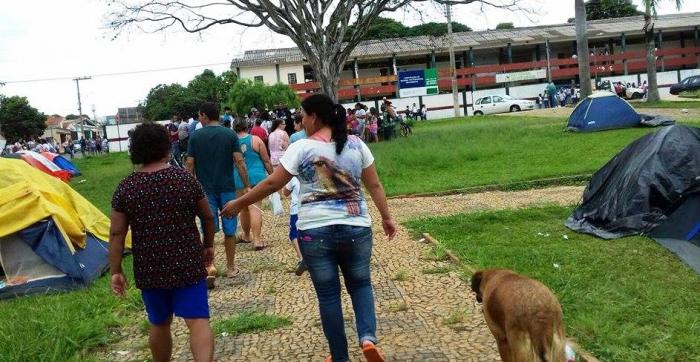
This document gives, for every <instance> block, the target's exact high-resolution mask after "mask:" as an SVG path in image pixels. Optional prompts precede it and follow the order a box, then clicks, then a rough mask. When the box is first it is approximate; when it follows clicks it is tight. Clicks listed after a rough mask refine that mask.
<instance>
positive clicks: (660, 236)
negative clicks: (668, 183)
mask: <svg viewBox="0 0 700 362" xmlns="http://www.w3.org/2000/svg"><path fill="white" fill-rule="evenodd" d="M699 215H700V193H695V194H693V195H691V196H690V197H688V198H686V199H685V201H684V202H683V203H682V204H681V205H680V206H679V207H678V208H677V209H676V210H675V211H673V212H672V213H671V214H670V215H668V217H667V219H666V220H665V221H664V222H663V223H662V224H661V225H659V226H658V227H656V228H655V229H654V230H652V232H651V233H650V234H649V236H650V237H652V238H653V239H654V240H656V241H657V242H658V243H659V244H661V245H663V246H664V247H666V248H667V249H668V250H670V251H671V252H673V253H674V254H676V255H677V256H678V257H679V258H680V259H681V260H683V261H684V262H685V263H686V264H688V265H689V266H690V267H691V268H692V269H693V270H695V272H696V273H698V274H700V216H699Z"/></svg>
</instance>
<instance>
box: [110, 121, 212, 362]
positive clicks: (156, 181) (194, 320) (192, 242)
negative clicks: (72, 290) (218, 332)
mask: <svg viewBox="0 0 700 362" xmlns="http://www.w3.org/2000/svg"><path fill="white" fill-rule="evenodd" d="M170 149H171V145H170V139H169V137H168V131H167V130H166V128H165V127H164V126H161V125H159V124H156V123H144V124H142V125H139V126H137V127H136V129H134V132H133V134H132V135H131V147H130V151H131V153H130V158H131V162H132V163H133V164H134V165H141V166H140V167H138V168H137V169H136V170H135V172H133V173H132V174H131V175H129V176H127V177H126V178H125V179H123V180H122V181H121V182H120V183H119V186H117V190H116V191H115V192H114V195H113V197H112V217H111V230H110V235H109V264H110V269H111V272H112V282H111V287H112V291H113V292H114V293H115V294H116V295H118V296H120V297H123V296H124V294H125V292H126V289H127V288H128V287H127V282H126V278H125V276H124V274H123V273H122V255H123V252H124V240H125V238H126V233H127V230H128V229H129V228H131V235H132V243H133V248H132V251H133V254H134V259H133V260H134V279H135V282H136V287H137V288H138V289H141V296H142V298H143V303H144V305H145V307H146V312H147V313H148V321H149V322H150V331H149V344H150V347H151V354H152V356H153V360H154V361H167V360H169V359H170V356H171V354H172V336H171V334H170V324H171V323H172V317H173V314H174V315H175V316H178V317H181V318H184V319H185V323H186V324H187V327H188V328H189V330H190V348H191V350H192V354H193V356H194V360H195V361H197V362H199V361H211V360H212V358H213V355H214V337H213V334H212V331H211V327H210V326H209V302H208V300H207V279H209V278H208V277H207V271H206V269H205V265H211V264H212V261H213V258H214V248H213V246H214V216H213V215H212V212H211V209H210V208H209V202H208V201H207V198H206V196H205V194H204V191H203V190H202V186H201V185H200V184H199V182H197V180H196V179H195V178H194V176H192V174H190V173H189V172H187V171H185V170H183V169H180V168H176V167H171V166H170V164H169V160H170ZM195 216H199V218H200V220H201V221H202V225H203V228H204V243H202V241H200V236H199V230H197V224H196V223H195ZM209 280H213V279H209Z"/></svg>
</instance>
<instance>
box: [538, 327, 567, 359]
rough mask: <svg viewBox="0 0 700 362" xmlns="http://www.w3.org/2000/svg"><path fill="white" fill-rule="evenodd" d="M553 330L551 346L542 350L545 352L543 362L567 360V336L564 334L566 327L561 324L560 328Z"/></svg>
mask: <svg viewBox="0 0 700 362" xmlns="http://www.w3.org/2000/svg"><path fill="white" fill-rule="evenodd" d="M553 332H554V333H553V335H552V340H551V342H550V344H549V346H546V347H545V348H544V349H542V350H541V351H542V352H544V356H542V357H543V358H542V362H566V336H565V335H564V328H563V327H562V326H559V328H557V329H554V331H553ZM547 347H549V348H547Z"/></svg>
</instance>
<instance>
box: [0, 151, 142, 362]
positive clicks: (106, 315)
mask: <svg viewBox="0 0 700 362" xmlns="http://www.w3.org/2000/svg"><path fill="white" fill-rule="evenodd" d="M75 165H76V166H77V167H78V168H79V169H80V170H81V172H82V173H83V175H84V176H83V177H80V178H76V179H75V180H73V181H71V185H72V186H73V187H75V189H76V190H78V191H79V192H80V193H81V194H82V195H83V196H85V197H86V198H87V199H88V200H90V201H92V202H93V203H94V204H95V205H96V206H97V207H98V208H100V209H101V210H102V211H103V212H105V214H107V215H109V210H110V199H111V196H112V192H113V191H114V189H115V187H116V185H117V183H118V182H119V181H120V180H121V179H122V177H124V176H125V175H127V174H128V173H129V172H130V171H131V165H130V163H129V161H128V159H127V157H126V154H111V155H108V156H103V157H93V158H87V159H81V160H75ZM81 179H84V180H86V181H85V182H84V183H78V182H79V181H80V180H81ZM124 267H125V271H126V273H127V275H129V281H130V282H131V285H132V286H133V274H132V270H131V258H128V259H127V260H125V261H124ZM141 310H142V303H141V297H140V294H139V293H138V291H137V290H136V289H134V288H132V289H130V291H129V294H128V297H127V298H126V299H119V298H116V297H115V296H113V295H112V292H111V291H110V289H109V277H108V276H103V277H102V278H100V279H99V280H97V281H96V282H95V283H94V284H93V285H92V286H91V287H89V288H87V289H83V290H78V291H73V292H69V293H62V294H54V295H35V296H27V297H20V298H17V299H12V300H6V301H0V360H2V361H69V360H76V361H78V360H79V361H84V360H90V359H92V358H93V357H90V356H89V355H88V351H89V350H90V349H92V348H96V347H99V346H104V345H107V344H108V343H109V341H111V340H113V338H115V336H114V335H113V334H112V333H111V331H112V330H113V329H114V328H116V327H119V326H121V325H124V324H127V323H137V322H138V321H139V320H140V319H142V317H141Z"/></svg>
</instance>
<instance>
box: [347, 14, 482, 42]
mask: <svg viewBox="0 0 700 362" xmlns="http://www.w3.org/2000/svg"><path fill="white" fill-rule="evenodd" d="M349 29H350V30H354V25H351V26H350V27H349ZM452 31H453V32H455V33H457V32H463V31H472V29H471V28H470V27H468V26H466V25H464V24H462V23H458V22H455V21H453V22H452ZM445 34H447V23H436V22H430V23H425V24H419V25H416V26H405V25H403V24H401V23H400V22H398V21H396V20H394V19H389V18H384V17H379V18H377V20H376V21H375V22H373V23H372V25H370V26H369V29H368V30H367V33H366V34H365V36H364V38H363V39H364V40H380V39H389V38H406V37H409V36H419V35H428V36H434V37H438V36H443V35H445Z"/></svg>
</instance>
